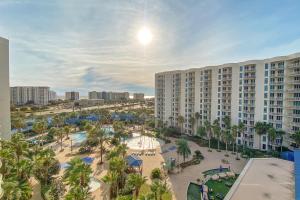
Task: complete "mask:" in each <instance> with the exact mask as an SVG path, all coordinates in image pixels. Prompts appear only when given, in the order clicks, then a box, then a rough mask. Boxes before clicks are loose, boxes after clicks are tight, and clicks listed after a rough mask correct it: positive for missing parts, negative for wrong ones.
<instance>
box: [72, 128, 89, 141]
mask: <svg viewBox="0 0 300 200" xmlns="http://www.w3.org/2000/svg"><path fill="white" fill-rule="evenodd" d="M70 137H71V139H72V141H73V143H74V144H79V143H82V142H84V141H86V138H87V136H86V131H80V132H77V133H73V134H72V135H70Z"/></svg>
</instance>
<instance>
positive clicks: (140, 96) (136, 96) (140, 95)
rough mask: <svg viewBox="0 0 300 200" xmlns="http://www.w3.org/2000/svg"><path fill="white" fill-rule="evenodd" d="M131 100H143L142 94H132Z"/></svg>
mask: <svg viewBox="0 0 300 200" xmlns="http://www.w3.org/2000/svg"><path fill="white" fill-rule="evenodd" d="M133 99H135V100H141V101H142V100H144V93H133Z"/></svg>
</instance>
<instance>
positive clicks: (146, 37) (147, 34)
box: [137, 26, 153, 46]
mask: <svg viewBox="0 0 300 200" xmlns="http://www.w3.org/2000/svg"><path fill="white" fill-rule="evenodd" d="M137 37H138V40H139V42H140V43H141V44H142V45H144V46H146V45H148V44H150V43H151V41H152V38H153V35H152V33H151V31H150V29H149V28H147V27H145V26H144V27H143V28H141V29H140V30H139V32H138V35H137Z"/></svg>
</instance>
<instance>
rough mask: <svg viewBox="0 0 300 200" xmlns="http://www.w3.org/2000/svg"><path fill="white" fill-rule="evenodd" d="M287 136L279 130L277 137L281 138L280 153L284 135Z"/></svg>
mask: <svg viewBox="0 0 300 200" xmlns="http://www.w3.org/2000/svg"><path fill="white" fill-rule="evenodd" d="M285 134H286V133H285V131H284V130H277V135H278V136H279V137H280V152H282V143H283V135H285Z"/></svg>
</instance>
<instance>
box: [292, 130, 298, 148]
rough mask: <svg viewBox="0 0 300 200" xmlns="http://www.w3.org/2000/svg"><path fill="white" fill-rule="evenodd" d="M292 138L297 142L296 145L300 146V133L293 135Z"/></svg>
mask: <svg viewBox="0 0 300 200" xmlns="http://www.w3.org/2000/svg"><path fill="white" fill-rule="evenodd" d="M291 138H292V139H293V140H294V141H295V143H296V145H297V146H298V147H299V146H300V131H297V132H296V133H294V134H293V135H291Z"/></svg>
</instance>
